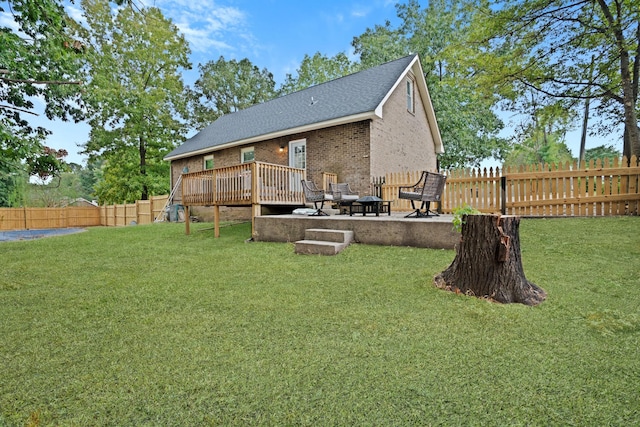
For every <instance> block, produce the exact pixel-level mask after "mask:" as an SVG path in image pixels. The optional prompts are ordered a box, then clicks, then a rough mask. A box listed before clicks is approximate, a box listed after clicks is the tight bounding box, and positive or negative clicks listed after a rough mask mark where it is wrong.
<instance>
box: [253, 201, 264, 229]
mask: <svg viewBox="0 0 640 427" xmlns="http://www.w3.org/2000/svg"><path fill="white" fill-rule="evenodd" d="M261 213H262V206H260V204H258V203H255V204H252V205H251V237H255V232H256V217H257V216H260V214H261Z"/></svg>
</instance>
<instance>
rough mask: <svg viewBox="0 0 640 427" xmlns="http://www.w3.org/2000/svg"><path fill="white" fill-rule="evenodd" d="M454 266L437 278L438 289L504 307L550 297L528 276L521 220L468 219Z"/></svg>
mask: <svg viewBox="0 0 640 427" xmlns="http://www.w3.org/2000/svg"><path fill="white" fill-rule="evenodd" d="M463 220H464V223H463V225H462V239H461V240H460V243H459V245H458V247H457V250H456V257H455V259H454V260H453V262H452V263H451V265H450V266H449V267H448V268H447V269H446V270H444V271H443V272H442V273H440V274H438V275H437V276H436V277H435V278H434V283H435V285H436V286H437V287H439V288H442V289H447V290H451V291H455V292H461V293H465V294H468V295H475V296H477V297H483V298H489V299H492V300H495V301H498V302H501V303H514V302H516V303H522V304H526V305H537V304H539V303H541V302H542V301H544V300H545V298H546V296H547V293H546V292H545V291H544V290H543V289H542V288H539V287H538V286H536V285H535V284H534V283H531V282H529V281H528V280H527V279H526V277H525V276H524V270H523V268H522V260H521V256H520V236H519V226H520V217H517V216H500V215H467V216H465V217H464V218H463Z"/></svg>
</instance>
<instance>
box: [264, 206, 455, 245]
mask: <svg viewBox="0 0 640 427" xmlns="http://www.w3.org/2000/svg"><path fill="white" fill-rule="evenodd" d="M406 214H407V212H398V213H392V214H391V215H387V214H381V215H380V216H375V215H372V214H368V215H367V216H362V215H354V216H349V215H329V216H306V215H265V216H257V217H255V223H254V227H255V230H254V235H253V238H254V240H256V241H264V242H296V241H298V240H302V239H304V236H305V230H307V229H327V230H350V231H353V238H354V241H355V242H357V243H363V244H368V245H384V246H412V247H417V248H432V249H453V248H454V247H455V244H456V243H457V242H458V241H459V240H460V234H459V233H457V232H455V231H454V230H453V215H440V216H432V217H428V218H404V216H405V215H406Z"/></svg>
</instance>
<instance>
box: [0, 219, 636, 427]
mask: <svg viewBox="0 0 640 427" xmlns="http://www.w3.org/2000/svg"><path fill="white" fill-rule="evenodd" d="M638 220H639V218H629V217H624V218H578V219H574V218H570V219H522V221H521V224H520V240H521V248H522V262H523V267H524V269H525V272H526V275H527V278H528V279H529V280H531V281H532V282H534V283H536V284H538V285H540V286H542V287H544V289H545V290H546V291H547V292H548V294H549V298H548V299H547V301H545V302H544V303H543V304H541V305H539V306H537V307H534V308H531V307H524V306H522V305H520V304H514V305H497V304H494V303H490V302H487V301H483V300H479V299H476V298H469V297H466V296H464V295H455V294H453V293H448V292H444V291H441V290H439V289H437V288H435V287H434V286H433V285H432V278H433V276H434V275H435V274H437V273H438V272H440V271H442V270H443V269H444V268H446V267H447V265H448V264H449V263H450V262H451V261H452V260H453V258H454V257H455V254H454V252H453V251H448V250H447V251H443V250H431V249H416V248H406V247H404V248H402V247H381V246H369V245H351V246H350V247H349V248H347V249H346V250H345V251H343V252H342V253H341V254H339V255H337V256H334V257H319V256H301V255H296V254H295V253H294V250H293V245H292V244H286V243H262V242H257V243H249V244H248V243H245V242H244V241H245V240H246V239H247V238H248V237H249V236H250V225H249V224H244V225H234V226H230V227H225V228H223V229H222V230H221V237H220V238H218V239H215V238H214V237H213V230H212V229H211V224H204V223H202V224H193V225H192V234H191V235H190V236H186V235H185V234H184V225H183V224H152V225H149V226H135V227H110V228H107V227H96V228H91V229H89V230H88V231H86V232H84V233H78V234H73V235H68V236H64V237H52V238H47V239H41V240H38V241H24V242H6V243H0V251H1V252H2V267H3V270H2V272H3V274H2V275H0V307H2V321H1V322H0V360H2V363H3V365H2V369H3V370H2V381H0V425H2V424H3V423H4V425H7V426H23V425H26V424H27V423H28V421H29V420H30V418H31V419H34V418H36V415H37V418H39V421H40V425H42V426H49V425H64V426H67V425H114V424H118V425H151V424H153V425H165V426H170V425H184V426H193V425H225V426H235V425H238V426H247V425H307V426H308V425H318V426H321V425H322V426H324V425H333V426H342V425H374V424H375V425H389V426H392V425H393V426H405V425H429V424H431V425H443V426H448V425H456V426H470V425H496V426H497V425H500V426H502V425H513V426H524V425H536V426H539V425H552V426H565V425H578V426H601V425H602V426H604V425H621V426H622V425H634V424H636V420H637V419H638V405H637V397H638V387H637V378H638V376H639V375H640V359H639V358H638V339H640V324H639V323H638V321H639V319H638V305H639V304H640V281H639V279H638V274H637V260H638V259H639V257H640V245H639V244H638V236H637V234H634V233H629V230H637V229H638V225H639V224H638ZM34 266H37V268H34ZM409 271H411V272H412V274H407V272H409ZM488 367H490V369H488ZM490 408H493V409H490ZM34 414H36V415H34Z"/></svg>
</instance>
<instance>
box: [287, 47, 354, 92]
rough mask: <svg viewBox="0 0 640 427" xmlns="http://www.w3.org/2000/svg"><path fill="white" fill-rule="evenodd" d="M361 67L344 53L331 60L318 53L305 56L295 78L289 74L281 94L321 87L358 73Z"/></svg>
mask: <svg viewBox="0 0 640 427" xmlns="http://www.w3.org/2000/svg"><path fill="white" fill-rule="evenodd" d="M358 69H359V66H358V64H355V63H353V62H351V61H350V60H349V58H348V57H347V55H346V54H345V53H344V52H340V53H338V54H336V55H335V56H333V57H331V58H329V57H327V56H326V55H323V54H321V53H320V52H316V53H315V54H314V55H313V56H311V57H310V56H309V55H305V56H304V58H303V59H302V63H301V64H300V67H299V68H298V69H297V70H296V73H297V75H296V76H295V77H294V76H292V75H291V74H287V77H286V80H285V82H284V84H283V85H282V87H281V88H280V93H281V94H282V95H286V94H288V93H292V92H296V91H299V90H302V89H305V88H308V87H310V86H315V85H319V84H320V83H324V82H327V81H330V80H334V79H337V78H340V77H343V76H346V75H348V74H352V73H355V72H356V71H358Z"/></svg>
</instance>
